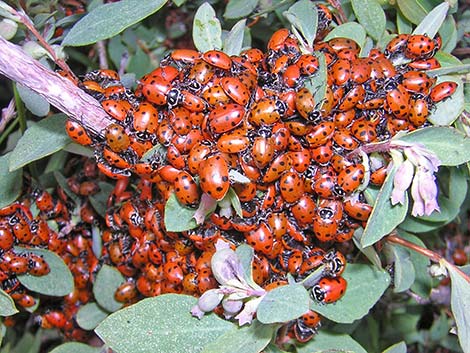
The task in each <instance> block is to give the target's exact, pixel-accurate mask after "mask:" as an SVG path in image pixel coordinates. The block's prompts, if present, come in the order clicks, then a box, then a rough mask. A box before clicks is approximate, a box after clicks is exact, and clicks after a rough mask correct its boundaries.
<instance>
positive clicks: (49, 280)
mask: <svg viewBox="0 0 470 353" xmlns="http://www.w3.org/2000/svg"><path fill="white" fill-rule="evenodd" d="M15 251H16V252H17V253H18V254H22V253H33V254H36V255H39V256H42V257H43V258H44V260H46V262H47V264H48V265H49V267H50V269H51V272H49V273H48V274H47V275H45V276H39V277H38V276H32V275H29V274H25V275H21V276H18V280H19V281H20V282H21V284H22V285H23V286H25V287H26V288H28V289H29V290H32V291H33V292H37V293H40V294H44V295H50V296H54V297H61V296H64V295H67V294H69V293H70V292H72V291H73V288H74V283H73V276H72V273H71V272H70V270H69V268H68V266H67V265H66V264H65V263H64V261H63V260H62V259H61V258H60V257H59V256H58V255H56V254H55V253H53V252H52V251H49V250H45V249H34V248H28V249H26V248H22V247H19V246H15Z"/></svg>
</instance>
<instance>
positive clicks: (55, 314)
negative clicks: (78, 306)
mask: <svg viewBox="0 0 470 353" xmlns="http://www.w3.org/2000/svg"><path fill="white" fill-rule="evenodd" d="M40 320H41V327H42V328H46V329H50V328H54V327H55V328H59V329H63V328H64V327H65V326H66V325H67V317H66V316H65V314H64V313H63V312H62V311H58V310H48V311H46V312H45V313H44V314H42V315H41V318H40Z"/></svg>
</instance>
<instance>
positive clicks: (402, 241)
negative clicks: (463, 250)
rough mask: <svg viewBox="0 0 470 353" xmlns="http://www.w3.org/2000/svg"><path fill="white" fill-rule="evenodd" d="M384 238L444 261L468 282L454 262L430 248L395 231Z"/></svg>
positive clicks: (469, 278) (428, 256) (430, 257)
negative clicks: (415, 242) (400, 235)
mask: <svg viewBox="0 0 470 353" xmlns="http://www.w3.org/2000/svg"><path fill="white" fill-rule="evenodd" d="M385 240H386V241H387V242H389V243H394V244H398V245H401V246H403V247H405V248H408V249H410V250H413V251H415V252H417V253H419V254H421V255H424V256H426V257H427V258H429V259H430V260H431V261H434V262H438V263H441V262H445V265H446V266H447V267H452V268H453V269H454V270H455V271H457V272H458V273H459V274H460V275H461V276H462V277H463V278H464V279H465V280H466V281H467V282H468V283H470V277H469V276H468V275H467V274H466V273H464V272H463V271H462V270H460V269H459V268H458V267H457V266H455V265H454V264H452V263H450V262H448V261H447V260H446V259H445V258H443V257H442V256H441V255H439V254H438V253H436V252H434V251H432V250H429V249H426V248H423V247H421V246H419V245H416V244H414V243H412V242H410V241H408V240H405V239H403V238H401V237H399V236H398V235H397V234H396V233H392V234H390V235H389V236H388V237H386V238H385Z"/></svg>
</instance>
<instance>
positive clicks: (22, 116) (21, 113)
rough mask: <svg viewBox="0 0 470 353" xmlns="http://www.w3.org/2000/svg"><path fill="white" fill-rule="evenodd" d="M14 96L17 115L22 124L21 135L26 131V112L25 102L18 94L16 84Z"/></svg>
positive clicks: (14, 84)
mask: <svg viewBox="0 0 470 353" xmlns="http://www.w3.org/2000/svg"><path fill="white" fill-rule="evenodd" d="M13 95H14V97H15V106H16V114H17V117H18V122H19V123H20V131H21V134H22V135H23V133H24V132H25V131H26V128H27V126H26V112H25V109H24V104H23V101H22V100H21V97H20V95H19V93H18V89H17V88H16V83H13Z"/></svg>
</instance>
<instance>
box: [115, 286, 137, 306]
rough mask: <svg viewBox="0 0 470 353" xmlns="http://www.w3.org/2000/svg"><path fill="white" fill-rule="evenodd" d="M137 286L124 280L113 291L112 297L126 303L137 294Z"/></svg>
mask: <svg viewBox="0 0 470 353" xmlns="http://www.w3.org/2000/svg"><path fill="white" fill-rule="evenodd" d="M138 294H139V293H138V292H137V288H136V287H135V283H133V282H124V283H123V284H121V285H120V286H119V287H118V288H117V289H116V291H115V292H114V299H116V301H118V302H120V303H128V302H131V301H133V300H134V299H136V298H137V296H138Z"/></svg>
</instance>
